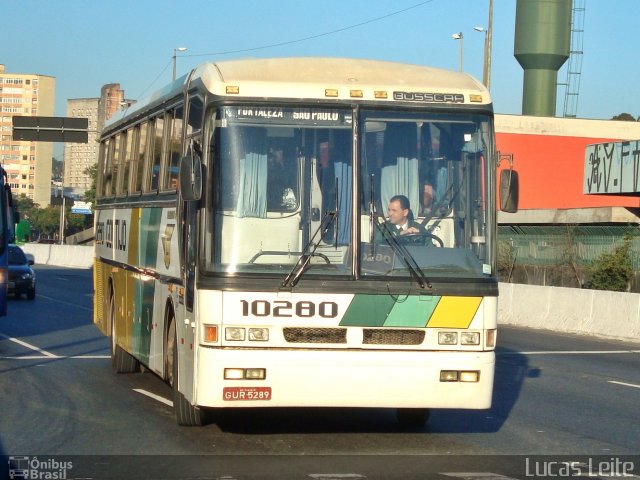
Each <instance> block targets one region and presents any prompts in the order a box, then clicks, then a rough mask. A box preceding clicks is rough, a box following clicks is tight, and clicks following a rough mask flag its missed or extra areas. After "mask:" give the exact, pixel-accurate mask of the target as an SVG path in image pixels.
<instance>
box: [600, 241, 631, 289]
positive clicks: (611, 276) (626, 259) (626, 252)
mask: <svg viewBox="0 0 640 480" xmlns="http://www.w3.org/2000/svg"><path fill="white" fill-rule="evenodd" d="M632 240H633V238H632V237H631V235H629V234H627V235H626V236H625V237H624V241H623V243H622V245H620V246H618V247H617V248H616V249H615V250H614V251H613V252H611V253H603V254H602V255H600V256H599V257H598V258H597V259H596V260H594V262H593V264H592V265H591V272H592V273H591V288H593V289H594V290H613V291H615V292H626V291H627V289H628V286H629V281H630V280H631V277H632V275H633V267H632V263H631V255H630V253H631V242H632Z"/></svg>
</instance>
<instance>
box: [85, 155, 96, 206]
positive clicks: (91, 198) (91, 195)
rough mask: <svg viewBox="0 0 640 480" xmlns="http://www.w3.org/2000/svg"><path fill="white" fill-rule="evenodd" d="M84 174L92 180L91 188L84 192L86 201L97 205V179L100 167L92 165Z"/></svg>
mask: <svg viewBox="0 0 640 480" xmlns="http://www.w3.org/2000/svg"><path fill="white" fill-rule="evenodd" d="M84 174H85V175H87V176H88V177H90V178H91V187H89V189H88V190H87V191H86V192H84V201H85V202H91V203H92V204H95V203H96V179H97V177H98V165H97V164H96V165H92V166H90V167H87V168H86V169H85V170H84Z"/></svg>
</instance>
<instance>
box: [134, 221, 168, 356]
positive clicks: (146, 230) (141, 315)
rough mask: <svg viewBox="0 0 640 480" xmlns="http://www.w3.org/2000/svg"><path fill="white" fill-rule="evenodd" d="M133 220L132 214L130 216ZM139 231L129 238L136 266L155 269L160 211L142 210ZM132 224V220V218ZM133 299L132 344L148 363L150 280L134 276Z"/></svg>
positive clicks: (151, 293)
mask: <svg viewBox="0 0 640 480" xmlns="http://www.w3.org/2000/svg"><path fill="white" fill-rule="evenodd" d="M132 217H133V215H132ZM139 219H140V220H139V222H140V223H139V230H138V231H136V234H137V235H136V236H137V238H135V240H134V239H133V238H132V239H131V245H135V247H137V252H138V255H139V257H138V265H141V266H143V267H147V268H150V269H152V270H155V269H156V262H157V258H158V239H159V237H160V234H159V228H160V221H161V220H162V209H161V208H144V209H142V212H140V216H139ZM132 221H133V222H136V221H137V219H136V218H132ZM132 230H134V229H132ZM134 281H135V284H136V286H135V290H136V293H135V297H136V302H135V304H136V318H138V319H139V322H137V323H136V325H137V326H138V328H137V329H136V332H135V334H134V335H135V337H134V341H135V345H136V347H137V351H138V355H139V357H140V359H141V360H142V361H143V362H144V363H147V364H148V363H149V355H150V352H151V330H152V325H153V298H154V296H155V284H156V282H154V281H148V280H146V281H145V280H144V279H142V278H140V277H139V276H137V275H136V276H135V280H134Z"/></svg>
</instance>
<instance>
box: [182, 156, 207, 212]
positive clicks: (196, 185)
mask: <svg viewBox="0 0 640 480" xmlns="http://www.w3.org/2000/svg"><path fill="white" fill-rule="evenodd" d="M180 192H181V194H182V199H183V200H184V201H185V202H195V201H198V200H200V197H201V196H202V162H201V161H200V156H199V155H197V154H196V155H194V153H193V151H190V152H189V154H188V155H186V156H185V157H182V160H181V161H180Z"/></svg>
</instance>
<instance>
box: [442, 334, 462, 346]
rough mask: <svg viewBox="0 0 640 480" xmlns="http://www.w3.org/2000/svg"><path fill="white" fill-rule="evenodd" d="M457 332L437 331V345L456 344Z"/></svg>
mask: <svg viewBox="0 0 640 480" xmlns="http://www.w3.org/2000/svg"><path fill="white" fill-rule="evenodd" d="M457 343H458V332H438V345H456V344H457Z"/></svg>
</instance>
